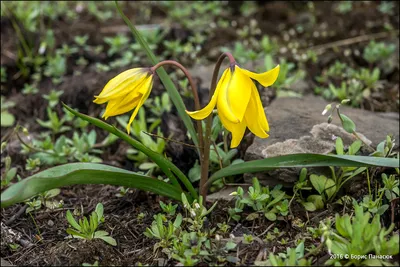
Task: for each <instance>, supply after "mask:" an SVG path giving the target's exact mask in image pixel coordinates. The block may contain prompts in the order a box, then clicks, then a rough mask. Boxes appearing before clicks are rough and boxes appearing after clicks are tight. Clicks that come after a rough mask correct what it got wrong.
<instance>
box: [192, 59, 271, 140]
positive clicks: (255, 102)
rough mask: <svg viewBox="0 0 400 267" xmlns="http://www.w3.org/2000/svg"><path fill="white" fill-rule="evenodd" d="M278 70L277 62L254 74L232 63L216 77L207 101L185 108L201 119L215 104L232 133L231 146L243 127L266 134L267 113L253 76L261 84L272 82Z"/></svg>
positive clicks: (241, 135)
mask: <svg viewBox="0 0 400 267" xmlns="http://www.w3.org/2000/svg"><path fill="white" fill-rule="evenodd" d="M278 74H279V65H278V66H276V67H275V68H273V69H272V70H270V71H267V72H264V73H261V74H258V73H254V72H251V71H248V70H245V69H242V68H240V67H239V66H237V65H235V66H234V68H227V69H226V70H225V71H224V73H223V74H222V77H221V79H220V80H219V81H218V84H217V87H216V89H215V92H214V95H213V96H212V98H211V101H210V102H209V103H208V105H207V106H205V107H204V108H203V109H201V110H198V111H193V112H189V111H186V112H187V113H188V114H189V115H190V116H191V117H192V118H193V119H196V120H202V119H204V118H206V117H208V115H210V113H211V112H212V111H213V109H214V107H215V106H217V111H218V115H219V118H220V120H221V122H222V125H224V127H225V128H226V129H227V130H228V131H230V132H231V133H232V141H231V148H234V147H237V146H238V145H239V143H240V141H241V140H242V138H243V135H244V132H245V131H246V127H248V128H249V129H250V131H251V132H252V133H254V134H255V135H256V136H258V137H260V138H267V137H268V136H269V135H268V134H267V132H268V131H269V126H268V121H267V117H266V116H265V112H264V108H263V106H262V103H261V99H260V95H259V94H258V90H257V87H256V85H255V84H254V82H253V80H252V79H254V80H257V81H258V82H259V83H260V84H262V85H263V86H264V87H267V86H270V85H272V84H273V83H274V82H275V81H276V79H277V78H278Z"/></svg>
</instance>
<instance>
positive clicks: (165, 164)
mask: <svg viewBox="0 0 400 267" xmlns="http://www.w3.org/2000/svg"><path fill="white" fill-rule="evenodd" d="M62 104H63V106H64V107H65V108H66V109H67V110H68V111H70V112H71V113H72V114H74V115H75V116H78V117H79V118H81V119H83V120H85V121H88V122H90V123H91V124H93V125H95V126H97V127H99V128H101V129H104V130H106V131H107V132H109V133H112V134H115V135H116V136H118V137H119V138H121V139H122V140H124V141H126V142H127V143H128V144H130V145H131V146H133V147H134V148H136V149H138V150H139V151H141V152H143V153H144V154H145V155H147V156H148V157H149V158H151V159H152V160H153V161H154V162H155V163H156V164H157V165H158V166H159V167H160V168H161V170H162V171H163V172H164V173H165V174H166V175H167V176H168V178H169V179H170V180H171V183H172V184H173V185H175V186H176V187H177V188H178V189H180V190H182V189H181V186H180V185H179V183H178V181H177V179H176V177H175V175H174V173H175V174H176V176H177V177H178V178H179V180H181V182H182V183H183V184H184V185H185V187H186V188H187V190H188V191H189V192H190V194H191V195H192V197H193V198H194V199H197V198H198V195H197V192H196V190H195V189H194V187H193V185H192V184H191V182H190V180H189V179H188V178H187V177H186V176H185V175H184V174H183V172H182V171H181V170H180V169H179V168H178V167H176V166H175V165H174V164H173V163H172V162H170V161H169V160H167V159H165V158H164V157H163V156H162V155H160V154H158V153H156V152H154V151H153V150H151V149H149V148H147V147H146V146H145V145H143V144H142V143H140V142H138V141H136V140H135V139H133V138H132V137H130V136H129V135H128V134H126V133H124V132H122V131H121V130H118V129H117V128H115V127H114V126H111V125H109V124H107V123H105V122H103V121H101V120H99V119H96V118H92V117H90V116H87V115H85V114H82V113H79V112H77V111H76V110H73V109H72V108H70V107H69V106H67V105H66V104H64V103H62Z"/></svg>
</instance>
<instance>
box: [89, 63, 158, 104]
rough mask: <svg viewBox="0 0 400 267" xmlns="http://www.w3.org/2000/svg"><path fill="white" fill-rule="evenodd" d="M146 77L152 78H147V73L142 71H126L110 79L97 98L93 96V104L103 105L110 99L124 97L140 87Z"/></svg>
mask: <svg viewBox="0 0 400 267" xmlns="http://www.w3.org/2000/svg"><path fill="white" fill-rule="evenodd" d="M148 77H152V76H149V73H148V72H147V71H144V69H132V70H127V71H125V72H123V73H121V74H119V75H118V76H116V77H115V78H113V79H111V80H110V81H109V82H108V83H107V84H106V86H105V87H104V89H103V91H102V92H101V93H100V94H99V95H98V96H95V97H96V99H95V100H94V101H93V102H95V103H96V104H103V103H105V102H107V101H108V100H110V99H115V98H118V97H121V96H123V95H126V94H127V93H129V92H132V91H134V90H135V89H136V88H138V87H139V86H141V84H143V82H144V81H145V79H146V78H148Z"/></svg>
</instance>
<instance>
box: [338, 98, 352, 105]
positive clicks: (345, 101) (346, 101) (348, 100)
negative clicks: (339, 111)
mask: <svg viewBox="0 0 400 267" xmlns="http://www.w3.org/2000/svg"><path fill="white" fill-rule="evenodd" d="M349 102H350V99H348V98H346V99H343V100H342V102H340V104H342V105H344V104H347V103H349Z"/></svg>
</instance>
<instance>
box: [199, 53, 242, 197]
mask: <svg viewBox="0 0 400 267" xmlns="http://www.w3.org/2000/svg"><path fill="white" fill-rule="evenodd" d="M225 57H228V58H229V62H230V67H231V68H233V67H234V66H235V64H236V62H235V59H234V58H233V56H232V54H230V53H227V52H226V53H223V54H222V55H221V56H220V57H219V58H218V60H217V63H216V64H215V67H214V72H213V76H212V79H211V86H210V96H209V100H210V101H211V98H212V96H213V94H214V92H215V89H216V87H217V79H218V74H219V69H220V68H221V64H222V61H223V60H224V59H225ZM212 116H213V113H212V112H211V113H210V115H209V116H208V117H207V118H206V134H205V139H204V150H203V151H204V154H203V155H204V157H203V162H202V164H201V176H200V195H201V196H202V197H203V200H204V202H205V201H206V197H207V190H208V186H207V185H206V183H207V180H208V170H209V164H210V144H211V127H212V121H213V117H212Z"/></svg>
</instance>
